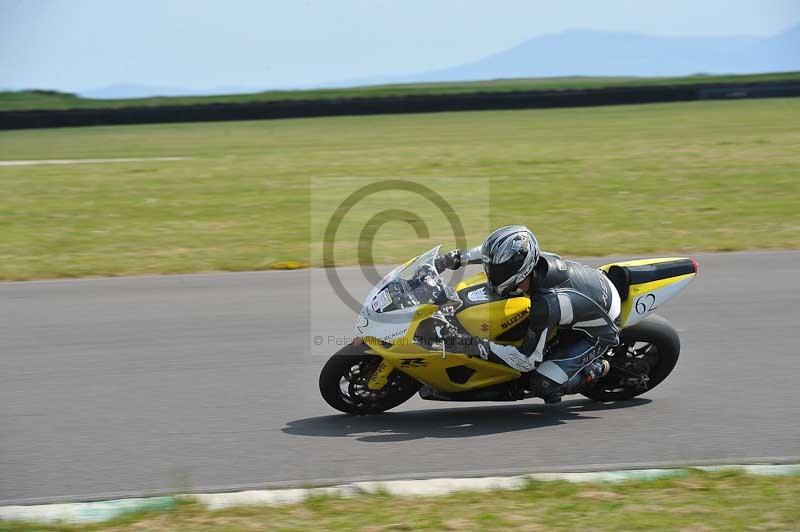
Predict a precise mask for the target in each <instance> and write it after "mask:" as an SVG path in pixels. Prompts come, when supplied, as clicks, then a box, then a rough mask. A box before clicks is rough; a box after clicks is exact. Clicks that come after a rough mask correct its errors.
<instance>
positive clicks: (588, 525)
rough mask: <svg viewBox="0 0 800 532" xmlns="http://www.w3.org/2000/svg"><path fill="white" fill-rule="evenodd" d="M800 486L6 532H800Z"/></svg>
mask: <svg viewBox="0 0 800 532" xmlns="http://www.w3.org/2000/svg"><path fill="white" fill-rule="evenodd" d="M798 502H800V476H787V477H763V476H748V475H745V474H742V473H740V472H736V471H725V472H716V473H703V472H699V471H691V472H689V474H688V475H687V476H684V477H677V478H665V479H660V480H649V481H637V482H623V483H618V484H612V483H591V484H573V483H567V482H531V483H530V484H529V485H528V487H527V488H526V489H524V490H520V491H495V492H490V493H457V494H453V495H448V496H443V497H391V496H386V495H370V496H366V495H365V496H357V497H354V498H348V499H342V498H335V497H326V498H313V499H309V500H307V501H306V502H304V503H302V504H295V505H290V506H280V507H238V508H230V509H226V510H218V511H209V510H207V509H205V507H203V506H201V505H199V504H196V503H185V504H180V505H178V506H176V507H175V508H174V509H172V510H168V511H164V512H147V513H141V514H130V515H126V516H124V517H122V518H120V519H117V520H114V521H110V522H106V523H100V524H96V525H88V526H87V525H81V526H69V525H47V526H44V525H36V524H33V523H20V522H16V523H10V522H5V523H3V522H0V530H30V531H38V530H54V531H63V532H72V531H77V530H102V531H112V530H119V531H123V530H139V531H148V530H193V531H197V530H200V531H202V530H285V531H292V530H360V531H383V530H500V529H503V530H528V531H530V530H542V531H544V530H547V531H550V530H696V531H706V530H744V529H752V530H795V529H796V527H797V524H798V523H800V504H798Z"/></svg>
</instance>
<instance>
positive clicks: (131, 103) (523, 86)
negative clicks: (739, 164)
mask: <svg viewBox="0 0 800 532" xmlns="http://www.w3.org/2000/svg"><path fill="white" fill-rule="evenodd" d="M797 79H800V72H778V73H772V74H742V75H716V76H707V75H696V76H684V77H672V78H669V77H664V78H636V77H565V78H527V79H525V78H522V79H498V80H489V81H465V82H452V83H413V84H399V85H378V86H371V87H345V88H337V89H315V90H294V91H267V92H259V93H253V94H232V95H218V96H174V97H153V98H134V99H118V100H95V99H89V98H80V97H78V96H75V95H73V94H66V93H58V92H52V91H18V92H0V111H10V110H25V109H89V108H115V107H138V106H159V105H192V104H208V103H242V102H266V101H275V100H292V99H295V100H299V99H322V98H353V97H375V96H403V95H409V94H414V95H422V94H458V93H467V92H505V91H523V90H550V89H591V88H601V87H620V86H643V85H686V84H692V83H728V82H732V83H750V82H755V81H779V80H797Z"/></svg>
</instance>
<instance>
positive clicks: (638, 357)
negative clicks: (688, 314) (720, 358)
mask: <svg viewBox="0 0 800 532" xmlns="http://www.w3.org/2000/svg"><path fill="white" fill-rule="evenodd" d="M637 344H644V346H643V347H640V348H638V349H635V348H636V345H637ZM634 349H635V351H634ZM680 352H681V341H680V338H679V337H678V333H677V332H676V331H675V328H674V327H672V324H670V322H668V321H667V320H665V319H664V318H662V317H661V316H650V317H648V318H647V319H645V320H642V321H640V322H639V323H637V324H636V325H634V326H632V327H630V328H628V329H624V330H623V331H622V333H621V334H620V346H619V347H616V348H614V355H613V356H608V357H607V359H608V361H609V362H611V365H612V369H611V372H610V373H609V374H608V375H606V376H605V377H603V378H602V379H600V380H598V381H597V382H596V383H593V384H591V385H590V386H587V387H586V388H584V389H583V390H582V391H581V395H583V396H584V397H588V398H589V399H592V400H594V401H600V402H603V403H605V402H609V401H624V400H626V399H632V398H634V397H636V396H638V395H641V394H643V393H645V392H648V391H650V390H652V389H653V388H655V387H656V386H658V385H659V384H660V383H661V382H662V381H663V380H664V379H666V378H667V376H668V375H669V374H670V373H671V372H672V370H673V369H674V368H675V364H677V363H678V356H679V355H680ZM631 354H635V356H633V357H630V355H631ZM623 364H626V365H627V364H630V365H632V366H636V365H637V364H638V365H641V364H646V365H647V366H648V367H649V370H648V371H647V376H648V377H649V380H648V382H647V388H646V389H641V388H639V387H637V386H625V385H624V384H622V378H623V377H624V376H627V374H625V373H622V372H620V371H618V370H615V368H614V367H615V366H617V367H619V366H622V365H623Z"/></svg>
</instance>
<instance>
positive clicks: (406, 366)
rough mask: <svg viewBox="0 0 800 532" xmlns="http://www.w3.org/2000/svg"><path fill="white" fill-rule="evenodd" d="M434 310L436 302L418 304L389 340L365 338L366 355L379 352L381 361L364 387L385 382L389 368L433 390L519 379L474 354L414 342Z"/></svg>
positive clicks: (375, 387) (459, 389) (509, 370)
mask: <svg viewBox="0 0 800 532" xmlns="http://www.w3.org/2000/svg"><path fill="white" fill-rule="evenodd" d="M437 310H438V307H437V306H436V305H430V304H426V305H420V306H419V308H418V309H417V311H416V312H415V314H414V317H413V318H412V321H411V324H410V325H409V327H408V330H407V332H406V333H405V334H404V335H403V336H402V337H401V338H396V339H393V341H392V343H391V344H390V343H387V342H382V341H380V340H379V339H377V338H374V337H365V338H364V342H365V343H366V344H367V345H368V346H369V348H370V349H369V351H367V354H375V355H380V356H381V357H382V358H383V362H382V363H381V365H380V366H379V367H378V369H377V370H376V371H375V373H373V375H372V377H371V378H370V380H369V383H368V386H369V388H370V389H372V390H379V389H381V388H383V386H385V385H386V382H387V379H388V377H389V375H390V374H391V373H392V371H395V370H398V371H402V372H403V373H406V374H407V375H409V376H411V377H412V378H414V379H416V380H418V381H419V382H421V383H423V384H426V385H428V386H430V387H431V388H433V389H434V390H438V391H442V392H462V391H466V390H473V389H476V388H485V387H487V386H492V385H495V384H500V383H502V382H507V381H510V380H514V379H516V378H519V376H520V372H519V371H517V370H515V369H513V368H510V367H508V366H504V365H501V364H495V363H493V362H488V361H486V360H483V359H481V358H478V357H470V356H467V355H464V354H460V353H450V352H447V348H446V346H445V349H444V351H442V349H441V348H438V349H437V348H434V347H433V346H431V348H426V347H425V346H423V345H420V344H419V343H417V342H415V341H414V336H415V332H416V331H417V329H418V327H419V325H420V323H421V322H422V321H424V320H426V319H428V318H430V317H431V316H433V314H434V313H435V312H436V311H437Z"/></svg>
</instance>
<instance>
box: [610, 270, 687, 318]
mask: <svg viewBox="0 0 800 532" xmlns="http://www.w3.org/2000/svg"><path fill="white" fill-rule="evenodd" d="M600 269H601V270H603V271H604V272H606V274H607V275H608V278H609V279H610V280H611V282H612V283H613V284H614V286H615V287H616V288H617V291H618V292H619V295H620V297H621V298H622V315H621V319H622V327H623V328H624V327H630V326H631V325H633V324H635V323H637V322H639V321H641V320H642V319H644V318H646V317H647V316H648V315H650V314H651V313H653V312H654V311H655V310H656V309H657V308H658V307H660V306H661V305H663V304H664V303H666V302H667V301H669V300H670V299H672V298H673V297H675V295H676V294H677V293H678V292H680V291H681V290H683V289H684V288H686V286H687V285H688V284H689V283H690V282H692V280H693V279H694V278H695V276H696V275H697V272H698V270H699V266H698V264H697V261H695V260H694V259H689V258H681V257H669V258H660V259H641V260H631V261H625V262H615V263H612V264H606V265H604V266H602V267H601V268H600Z"/></svg>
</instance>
